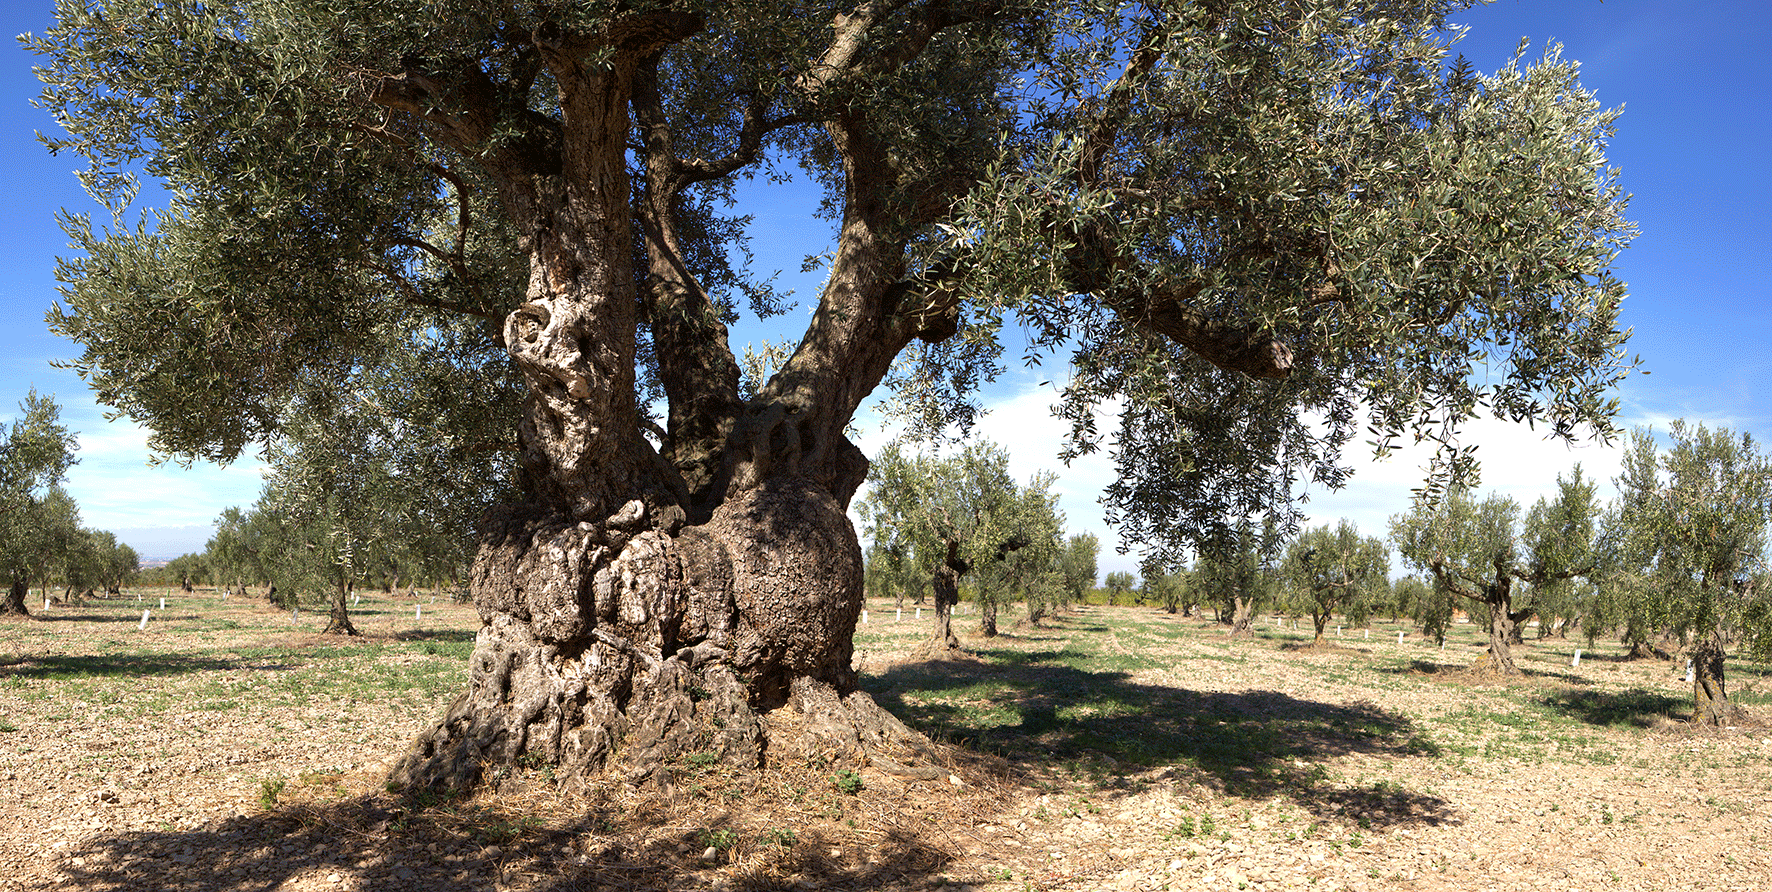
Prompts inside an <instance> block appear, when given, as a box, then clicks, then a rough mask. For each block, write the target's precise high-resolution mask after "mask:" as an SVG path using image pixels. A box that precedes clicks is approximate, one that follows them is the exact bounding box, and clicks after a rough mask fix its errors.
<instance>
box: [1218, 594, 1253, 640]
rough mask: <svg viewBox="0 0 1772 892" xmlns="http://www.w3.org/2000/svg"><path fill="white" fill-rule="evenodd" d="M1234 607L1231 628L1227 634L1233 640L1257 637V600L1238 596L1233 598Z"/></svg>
mask: <svg viewBox="0 0 1772 892" xmlns="http://www.w3.org/2000/svg"><path fill="white" fill-rule="evenodd" d="M1231 603H1232V604H1233V605H1234V607H1233V609H1232V612H1231V628H1230V631H1228V632H1226V633H1225V634H1226V635H1229V636H1230V637H1232V638H1251V637H1254V635H1255V599H1254V598H1245V597H1242V596H1240V595H1239V596H1236V597H1234V598H1232V601H1231Z"/></svg>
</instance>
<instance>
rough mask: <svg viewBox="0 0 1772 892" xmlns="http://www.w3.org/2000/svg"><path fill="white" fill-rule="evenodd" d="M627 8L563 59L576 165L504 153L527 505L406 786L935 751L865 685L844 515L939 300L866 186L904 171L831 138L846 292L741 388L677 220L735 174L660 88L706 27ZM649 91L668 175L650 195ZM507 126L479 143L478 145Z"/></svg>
mask: <svg viewBox="0 0 1772 892" xmlns="http://www.w3.org/2000/svg"><path fill="white" fill-rule="evenodd" d="M618 18H619V17H618ZM622 21H627V22H628V24H627V25H624V26H623V27H622V28H621V29H619V30H618V29H616V28H614V27H612V28H611V30H610V31H609V33H607V34H604V35H601V36H600V37H599V38H598V39H607V40H608V46H609V47H610V49H611V54H610V55H609V56H608V58H607V59H604V60H603V61H600V62H599V63H597V64H596V65H594V66H591V65H585V64H581V62H582V59H583V58H584V55H585V53H584V49H585V47H584V46H568V45H563V46H561V47H560V49H559V52H558V53H557V54H556V53H555V51H554V50H553V49H551V48H549V47H548V46H546V45H544V46H543V50H544V61H545V63H546V64H547V66H548V68H549V70H550V72H551V73H552V74H553V76H554V79H555V81H556V82H557V83H558V84H559V89H560V106H561V116H562V120H563V122H564V124H563V128H564V132H563V136H562V140H563V142H562V146H561V149H560V151H559V152H558V154H557V155H554V154H550V153H549V152H550V149H549V148H548V147H546V146H531V145H521V144H511V145H509V146H508V147H506V148H502V149H498V150H496V152H501V153H503V154H495V155H494V156H493V157H492V160H491V161H490V162H488V163H489V165H490V167H491V168H492V170H493V173H494V174H495V180H497V182H498V183H499V190H500V199H501V201H502V203H503V204H504V206H505V207H506V209H507V212H508V213H509V215H510V217H511V219H513V220H515V221H517V223H518V226H519V231H520V236H521V239H522V243H523V246H524V248H525V250H526V253H527V255H528V257H529V260H530V270H531V274H530V280H529V288H528V293H527V295H526V299H525V301H524V303H523V304H522V306H521V307H519V308H518V309H517V310H516V311H514V312H513V313H511V314H510V316H509V317H508V318H507V320H506V323H505V332H504V342H505V345H506V348H507V349H508V350H509V351H510V354H511V357H512V359H513V361H514V362H515V363H516V365H517V367H518V368H519V369H520V370H521V371H522V373H523V376H524V380H525V383H526V384H527V387H528V392H529V396H528V400H527V403H526V405H525V409H524V414H523V418H522V421H521V423H520V425H519V429H518V436H519V442H520V445H521V450H520V453H519V458H520V463H521V467H522V471H523V475H524V480H523V484H524V490H525V493H526V495H527V501H526V502H525V503H524V504H522V505H519V506H515V507H512V508H510V509H507V510H504V511H502V512H496V513H495V514H494V515H492V516H489V517H488V518H487V520H486V521H485V523H484V526H483V529H482V531H481V543H480V549H479V552H478V554H477V556H476V558H475V562H474V567H473V574H472V579H471V581H470V590H471V592H472V594H473V598H474V604H475V606H476V607H477V608H478V609H479V612H480V616H481V619H482V622H483V625H482V628H481V630H480V633H479V635H478V637H477V638H476V641H475V647H474V653H473V656H472V658H471V660H470V666H469V671H470V678H469V682H468V690H467V691H466V692H465V693H463V694H462V695H461V696H459V697H458V698H457V699H456V700H455V702H454V703H453V704H452V705H451V706H450V707H449V710H448V712H447V714H446V715H445V716H444V717H443V719H442V720H441V721H440V722H439V723H438V724H437V726H436V727H434V728H432V729H431V730H430V731H428V732H426V733H425V734H423V735H421V736H420V738H419V739H418V740H417V741H416V742H415V744H414V745H413V747H412V749H411V750H410V751H409V752H408V754H407V755H406V756H405V758H404V759H403V760H401V761H400V762H399V763H398V765H397V766H396V767H395V770H394V771H393V774H392V776H391V778H390V780H391V781H393V782H394V783H396V784H400V785H404V786H406V787H409V788H413V787H422V788H429V789H434V790H451V789H460V788H464V787H467V786H470V785H472V784H474V783H475V782H477V781H478V780H479V778H480V774H481V771H482V767H483V766H485V765H489V764H492V765H497V764H509V763H512V762H514V761H516V760H518V759H521V758H525V757H529V758H530V759H533V760H535V761H543V762H548V763H552V764H554V765H556V766H557V768H556V770H557V771H558V773H559V774H560V776H562V777H565V778H569V779H570V778H584V777H586V776H588V775H591V774H592V773H595V772H601V771H605V770H609V769H614V770H617V771H619V772H620V774H621V775H622V776H624V777H625V778H627V779H628V780H629V781H631V782H635V783H638V782H641V781H647V780H652V781H657V782H661V783H662V782H668V781H669V778H670V766H671V765H672V763H673V762H674V761H676V760H678V759H679V758H681V757H684V756H687V755H689V754H694V753H707V754H714V755H717V756H718V757H719V758H720V759H721V760H722V761H724V762H726V763H728V764H731V765H733V766H736V767H741V768H744V767H755V766H759V765H761V764H763V763H764V762H765V761H767V760H769V759H772V758H784V757H791V755H792V754H794V753H796V752H803V751H815V752H817V753H819V754H821V755H838V756H843V755H851V756H857V757H863V756H865V755H866V754H870V753H871V754H883V753H884V751H886V750H894V751H896V750H899V749H901V748H904V747H909V748H926V747H927V746H928V744H927V741H926V740H925V739H924V738H922V737H921V735H918V734H916V733H915V732H912V731H910V730H909V729H908V728H906V727H905V726H904V725H902V724H901V723H900V722H898V721H897V720H896V719H894V718H893V717H892V716H891V715H890V714H888V713H886V712H885V711H884V710H882V709H880V708H879V707H878V706H877V705H876V704H875V703H874V702H873V700H871V699H870V698H869V697H868V696H867V695H866V694H864V693H861V692H860V691H858V690H857V689H856V678H855V673H854V671H853V670H852V668H851V665H850V662H851V658H852V655H853V634H854V629H855V621H856V619H857V618H858V616H859V613H860V611H861V607H862V598H863V590H862V556H861V549H860V546H859V544H858V542H857V539H856V535H855V530H854V529H853V528H852V527H851V526H850V523H849V520H848V517H847V515H846V513H845V509H846V507H847V505H848V501H849V499H850V497H851V496H852V495H853V493H854V492H855V490H856V488H857V487H858V486H860V484H861V481H862V479H863V477H864V476H865V475H866V469H867V461H866V459H865V458H864V457H863V456H862V455H861V453H860V451H859V450H858V449H856V448H855V447H854V445H852V444H851V443H850V442H849V441H848V440H847V439H846V438H844V436H843V433H842V432H843V428H844V426H845V425H846V424H847V422H848V420H849V419H850V418H851V417H853V413H854V411H855V408H856V406H858V405H859V404H860V401H861V400H862V399H863V398H865V397H866V395H867V394H868V393H869V392H871V391H872V390H873V388H874V387H875V385H876V384H877V383H878V381H879V380H880V378H881V377H883V376H884V375H885V373H886V371H887V369H888V368H889V367H890V365H891V361H892V358H893V357H894V356H895V355H897V353H898V352H899V350H900V349H901V348H902V347H903V346H904V344H906V343H908V342H909V340H910V339H911V338H913V337H917V336H920V332H923V331H925V330H926V323H927V321H928V320H926V319H925V318H924V317H925V316H928V315H929V314H930V312H931V311H930V310H929V309H928V306H930V305H929V304H928V303H927V302H924V303H916V302H907V304H906V305H907V306H909V307H911V309H910V310H903V311H901V310H899V309H898V308H897V307H898V304H897V303H895V302H894V301H895V298H892V296H891V295H890V294H889V292H888V289H889V288H890V287H891V286H892V285H893V283H895V282H898V281H899V280H900V279H901V278H902V277H903V275H904V268H903V262H902V237H901V236H896V235H891V236H888V235H883V234H882V233H881V232H880V231H878V230H876V229H875V228H874V227H872V226H871V225H870V223H869V220H868V219H867V214H869V213H874V212H877V211H879V209H880V205H879V203H878V202H877V201H872V200H867V201H864V200H862V197H861V196H860V195H859V192H860V191H861V190H863V189H877V188H878V187H877V184H876V185H874V186H869V185H868V184H866V183H865V182H864V181H865V179H866V178H867V177H869V176H874V177H878V176H882V175H884V173H885V172H886V171H888V169H889V165H888V164H886V163H885V162H884V161H883V160H882V159H880V158H875V157H871V156H869V152H871V151H873V149H871V148H870V147H869V146H868V145H866V144H865V143H858V142H857V141H856V140H857V138H856V137H855V135H854V134H852V133H849V132H848V131H845V130H843V129H842V128H841V127H837V126H833V127H832V128H831V135H832V138H833V140H834V141H835V142H836V143H837V145H838V147H839V149H840V150H841V151H842V154H843V156H844V158H845V165H846V171H847V177H848V182H849V184H850V185H849V187H848V188H849V189H850V191H851V192H856V193H858V194H857V195H856V197H854V199H853V200H851V201H850V202H849V203H848V207H849V208H850V209H851V210H850V211H849V213H848V216H847V217H846V219H845V221H844V225H843V228H842V231H841V236H840V239H839V243H838V247H837V250H836V254H835V257H834V258H833V260H832V265H831V269H832V273H831V277H830V279H829V281H828V282H827V284H826V287H825V293H824V296H823V298H822V300H821V302H820V305H819V309H818V311H817V312H816V313H815V314H814V316H813V319H812V322H811V324H810V326H809V328H808V330H807V333H806V336H805V339H804V340H803V341H802V342H801V344H800V346H799V349H798V350H797V351H796V352H795V354H794V355H793V356H792V357H791V358H790V359H789V360H788V362H787V364H786V365H785V366H784V367H783V368H782V369H781V370H779V371H778V372H777V373H776V375H775V376H774V377H773V378H772V379H771V380H770V381H769V382H768V383H767V384H766V385H765V386H764V387H762V388H760V390H759V391H758V393H757V394H756V395H755V396H754V397H752V398H750V399H748V400H747V399H741V398H740V395H739V392H738V377H739V376H738V368H737V364H736V362H735V361H734V360H733V359H732V354H731V351H730V349H729V347H728V346H727V344H726V332H725V328H724V326H723V324H722V323H721V322H720V321H719V318H720V313H719V311H718V308H717V307H715V306H714V305H713V303H712V302H711V300H710V299H709V297H708V295H707V294H706V293H705V292H704V291H703V290H702V289H701V288H700V286H698V285H697V284H696V283H695V281H694V280H693V278H691V277H690V276H689V275H688V273H687V271H686V265H685V263H684V261H683V258H682V256H681V254H680V250H679V248H678V245H677V238H676V234H675V231H674V229H673V228H672V227H673V225H674V224H673V223H672V220H673V217H672V214H673V208H675V206H676V201H677V195H678V191H679V190H680V189H681V188H682V186H683V184H684V183H685V182H688V181H689V180H690V179H692V178H693V177H695V176H701V175H703V174H709V175H712V174H711V173H710V171H713V170H714V169H715V168H717V167H718V165H704V164H700V163H699V162H697V163H691V162H685V161H683V160H681V159H678V158H677V157H676V155H675V153H674V152H673V151H672V149H671V147H670V133H669V128H668V127H666V126H663V118H662V111H661V107H660V100H659V98H658V93H657V84H656V72H655V67H656V64H657V55H656V54H657V52H658V50H659V48H660V47H662V46H664V45H666V44H668V43H669V42H670V41H671V40H674V39H678V38H680V37H681V36H682V35H684V34H687V33H689V32H690V31H692V30H693V29H694V28H695V27H698V26H699V25H698V20H696V19H694V18H693V17H692V16H690V17H684V16H678V15H676V14H675V13H671V12H669V11H668V10H664V11H659V12H656V13H652V12H643V13H636V14H634V16H633V17H631V20H622ZM630 98H632V100H633V107H634V108H635V109H636V110H637V113H638V115H639V118H640V121H639V123H640V127H639V133H640V135H641V138H642V141H643V147H642V148H643V151H642V152H641V155H642V157H643V158H644V160H645V164H646V171H647V180H646V183H645V192H644V197H643V198H642V199H641V200H640V201H639V202H638V204H637V205H634V206H630V197H631V196H632V195H633V194H634V192H633V184H632V183H630V181H629V178H628V173H627V171H628V168H627V163H628V158H627V146H628V138H629V135H630V127H629V118H628V109H629V99H630ZM390 101H403V100H400V98H399V97H394V98H393V99H392V100H390ZM417 107H419V108H420V109H421V110H422V106H417ZM479 123H480V120H479V119H473V120H466V121H464V122H463V123H462V125H461V126H462V127H463V128H468V129H471V128H472V127H475V126H478V125H479ZM489 135H490V134H489V133H486V134H482V133H478V132H471V133H468V137H471V138H472V139H471V141H473V142H474V144H475V145H482V144H484V140H485V139H486V138H487V137H489ZM857 159H860V160H857ZM636 216H637V217H638V219H640V220H641V221H642V223H643V224H644V227H645V230H644V242H645V247H646V258H647V261H646V262H647V263H648V264H649V266H648V268H647V271H646V275H645V276H644V277H641V276H637V275H636V269H635V266H634V246H635V244H636V238H635V234H634V228H633V221H634V220H635V218H636ZM636 283H640V284H639V287H638V289H637V287H636ZM637 290H638V292H639V295H638V296H639V298H640V299H639V300H637V299H636V291H637ZM642 306H643V307H644V310H645V317H644V318H645V321H647V322H648V323H649V324H650V328H651V339H652V344H653V348H654V352H655V355H656V356H657V359H658V374H659V378H660V382H661V383H662V385H663V386H664V389H665V391H666V393H667V395H668V396H669V398H670V401H669V406H670V414H669V418H668V419H667V424H668V429H667V430H666V431H664V432H663V436H662V438H661V443H660V446H659V448H657V449H655V448H654V447H653V445H652V444H651V443H650V442H648V440H647V439H646V438H645V437H644V436H642V434H641V430H642V425H641V412H640V409H639V406H638V405H637V402H636V399H635V381H634V368H635V355H636V329H637V327H638V324H639V323H640V321H641V318H642V317H641V316H640V315H639V311H640V309H641V307H642ZM913 310H914V312H912V311H913ZM907 313H908V314H909V315H906V314H907ZM932 318H934V320H935V321H936V322H937V323H939V321H940V318H942V317H941V316H940V312H939V311H936V313H935V316H934V317H932ZM950 331H951V328H950Z"/></svg>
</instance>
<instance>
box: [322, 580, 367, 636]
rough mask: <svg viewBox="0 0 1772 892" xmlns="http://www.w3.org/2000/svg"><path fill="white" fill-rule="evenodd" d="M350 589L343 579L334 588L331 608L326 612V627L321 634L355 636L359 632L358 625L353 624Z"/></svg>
mask: <svg viewBox="0 0 1772 892" xmlns="http://www.w3.org/2000/svg"><path fill="white" fill-rule="evenodd" d="M350 591H351V590H350V586H349V585H348V584H346V583H345V581H344V580H342V579H341V580H339V583H338V585H337V586H335V587H334V588H333V590H332V604H331V608H330V609H329V610H328V611H327V614H326V628H325V629H323V630H321V634H323V635H350V636H353V637H355V636H356V635H357V634H359V633H358V632H357V627H356V626H354V625H351V605H350Z"/></svg>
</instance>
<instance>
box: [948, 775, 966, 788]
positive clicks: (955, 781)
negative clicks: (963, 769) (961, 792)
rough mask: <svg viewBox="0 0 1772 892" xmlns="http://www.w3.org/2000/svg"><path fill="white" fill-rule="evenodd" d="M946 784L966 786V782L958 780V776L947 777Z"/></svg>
mask: <svg viewBox="0 0 1772 892" xmlns="http://www.w3.org/2000/svg"><path fill="white" fill-rule="evenodd" d="M948 783H950V784H953V785H954V786H956V787H964V786H966V782H965V781H963V780H960V776H959V775H957V774H950V775H948Z"/></svg>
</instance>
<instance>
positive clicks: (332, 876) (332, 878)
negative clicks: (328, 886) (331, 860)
mask: <svg viewBox="0 0 1772 892" xmlns="http://www.w3.org/2000/svg"><path fill="white" fill-rule="evenodd" d="M343 879H344V877H341V876H339V875H338V874H336V873H329V874H327V875H326V882H328V883H337V882H339V881H341V880H343Z"/></svg>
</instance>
